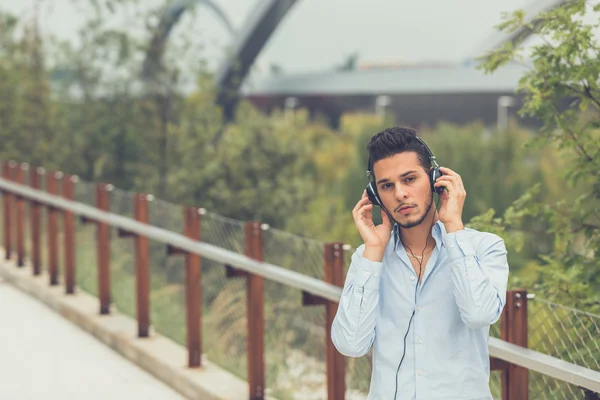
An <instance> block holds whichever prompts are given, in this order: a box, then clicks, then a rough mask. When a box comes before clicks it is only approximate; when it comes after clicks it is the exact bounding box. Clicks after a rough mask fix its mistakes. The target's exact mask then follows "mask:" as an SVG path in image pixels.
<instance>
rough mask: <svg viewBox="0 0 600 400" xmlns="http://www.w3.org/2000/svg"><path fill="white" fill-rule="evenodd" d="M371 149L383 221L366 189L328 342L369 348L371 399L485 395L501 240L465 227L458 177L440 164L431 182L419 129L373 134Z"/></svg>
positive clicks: (500, 283) (499, 299) (358, 350)
mask: <svg viewBox="0 0 600 400" xmlns="http://www.w3.org/2000/svg"><path fill="white" fill-rule="evenodd" d="M368 151H369V156H370V164H371V166H370V168H369V169H370V170H371V174H372V176H373V177H374V182H375V185H376V190H377V195H378V196H379V201H380V202H381V205H382V210H381V216H382V220H383V223H382V224H380V225H377V226H375V225H374V223H373V219H372V211H373V207H374V205H373V204H371V202H370V201H369V197H368V196H367V193H366V191H365V192H364V193H363V196H362V198H361V199H360V201H359V202H358V203H357V204H356V207H354V210H353V211H352V215H353V217H354V221H355V224H356V228H357V229H358V232H359V233H360V235H361V237H362V239H363V242H364V243H363V244H362V245H361V246H360V247H359V248H358V249H357V250H356V252H355V253H354V254H353V256H352V263H351V265H350V269H349V271H348V275H347V277H346V282H345V284H344V289H343V292H342V297H341V299H340V304H339V307H338V312H337V315H336V317H335V319H334V322H333V326H332V331H331V338H332V341H333V343H334V345H335V346H336V348H337V349H338V351H339V352H340V353H342V354H344V355H346V356H350V357H360V356H363V355H365V354H366V353H367V352H368V351H369V349H370V348H371V346H372V345H373V370H372V375H371V386H370V391H369V395H368V397H367V400H396V399H397V400H491V399H492V396H491V394H490V389H489V373H490V365H489V352H488V337H489V326H490V325H491V324H493V323H495V322H496V321H497V320H498V319H499V317H500V314H501V312H502V309H503V307H504V303H505V296H506V285H507V280H508V263H507V259H506V248H505V246H504V242H503V240H502V239H501V238H500V237H498V236H496V235H494V234H491V233H486V232H479V231H476V230H473V229H469V228H465V227H464V225H463V221H462V210H463V205H464V202H465V197H466V192H465V188H464V186H463V182H462V180H461V177H460V175H458V174H457V173H456V172H454V171H453V170H451V169H450V168H444V167H440V168H439V171H440V172H441V173H442V174H441V176H440V177H439V178H437V179H436V181H435V182H432V178H431V177H430V171H431V168H432V165H431V160H432V155H431V153H430V152H429V151H428V149H427V148H426V146H425V144H424V143H422V142H420V141H419V139H417V138H416V131H415V130H413V129H410V128H399V127H396V128H390V129H386V130H384V131H382V132H379V133H378V134H376V135H375V136H373V137H372V139H371V141H370V143H369V145H368ZM433 160H435V159H434V158H433ZM434 166H435V167H437V164H434ZM439 187H443V188H444V189H443V190H441V194H440V195H439V203H440V204H439V211H438V210H437V209H436V205H435V204H434V191H435V190H436V189H437V188H439ZM436 197H437V195H436ZM390 217H391V219H390Z"/></svg>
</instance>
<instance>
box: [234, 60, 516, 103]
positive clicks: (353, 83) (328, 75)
mask: <svg viewBox="0 0 600 400" xmlns="http://www.w3.org/2000/svg"><path fill="white" fill-rule="evenodd" d="M524 72H526V69H525V67H523V66H519V65H516V64H514V65H507V66H504V67H502V68H499V69H498V70H497V71H496V72H494V73H492V74H485V73H484V72H483V71H481V70H478V69H476V68H475V67H474V66H468V65H454V66H448V67H424V68H419V67H414V68H402V69H382V70H378V69H373V70H358V71H347V72H339V71H327V72H317V73H308V74H294V75H281V76H272V77H269V78H267V79H264V80H260V81H258V82H256V83H255V84H253V85H248V86H246V87H245V88H244V92H245V93H244V95H246V96H274V95H282V96H283V95H285V96H294V95H298V96H312V95H314V96H320V95H373V94H382V95H384V94H387V95H391V94H433V93H448V94H450V93H486V92H488V93H489V92H494V93H497V92H514V91H515V89H516V88H517V84H518V81H519V78H520V77H521V76H522V75H523V73H524Z"/></svg>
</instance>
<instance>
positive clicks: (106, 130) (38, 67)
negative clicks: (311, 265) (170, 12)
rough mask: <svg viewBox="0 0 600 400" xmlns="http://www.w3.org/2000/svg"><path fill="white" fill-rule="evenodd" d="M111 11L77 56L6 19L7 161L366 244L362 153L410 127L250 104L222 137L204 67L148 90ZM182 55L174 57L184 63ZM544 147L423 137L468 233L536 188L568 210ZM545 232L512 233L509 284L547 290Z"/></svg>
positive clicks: (470, 137)
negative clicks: (459, 203)
mask: <svg viewBox="0 0 600 400" xmlns="http://www.w3.org/2000/svg"><path fill="white" fill-rule="evenodd" d="M111 7H113V8H114V7H116V5H115V4H114V2H110V1H106V2H102V1H97V2H90V6H89V13H88V14H87V15H88V16H89V19H88V21H87V22H86V24H85V25H84V28H83V29H82V30H81V31H80V33H81V37H80V38H79V39H80V40H79V41H78V42H79V44H78V45H77V46H75V45H73V44H72V43H65V42H60V41H58V40H56V39H55V38H52V37H42V36H41V35H40V33H39V28H38V26H39V18H40V17H39V15H37V14H36V16H35V17H33V18H31V19H29V20H24V21H19V20H17V19H16V18H15V17H14V16H11V15H8V14H6V13H3V14H0V85H1V87H0V93H1V96H0V140H1V143H2V145H1V146H0V157H1V158H2V159H15V160H19V161H22V162H27V163H29V164H31V165H35V166H44V167H45V168H47V169H50V170H62V171H65V172H67V173H70V174H76V175H78V176H80V177H81V178H82V179H83V180H86V181H95V182H110V183H112V184H114V185H115V186H116V187H118V188H121V189H123V190H129V191H137V192H146V193H153V194H155V195H156V196H157V197H158V198H161V199H164V200H167V201H170V202H173V203H178V204H189V205H198V206H202V207H204V208H206V209H208V210H210V211H211V212H214V213H217V214H221V215H224V216H227V217H229V218H233V219H238V220H259V221H261V222H264V223H267V224H269V225H270V226H272V227H275V228H278V229H281V230H285V231H287V232H291V233H296V234H298V235H301V236H304V237H309V238H313V239H316V240H321V241H343V242H344V243H347V244H350V245H351V246H352V247H357V246H358V245H359V244H360V237H359V236H358V235H357V233H356V230H355V229H354V224H353V220H352V216H351V212H350V211H351V209H352V208H353V206H354V204H355V203H356V201H357V200H358V199H359V198H360V196H361V194H362V191H363V189H364V186H365V184H366V181H367V180H366V175H365V170H366V150H365V148H366V143H367V141H368V140H369V138H370V136H371V135H373V134H374V133H376V132H378V131H379V130H381V129H383V128H384V127H387V126H390V125H393V124H402V121H393V120H390V119H389V118H381V117H378V116H376V115H360V114H352V115H344V116H343V117H342V122H341V127H340V129H338V130H333V129H331V128H330V127H328V125H327V124H325V123H320V122H319V120H318V119H317V120H315V119H310V118H309V116H308V113H306V112H304V111H302V110H299V111H295V112H293V113H289V112H288V113H286V112H275V113H273V114H272V115H264V114H262V113H261V112H259V111H257V110H256V109H254V108H253V106H252V105H251V104H249V103H242V104H240V106H239V107H238V110H237V114H236V118H235V121H233V122H232V123H227V124H225V123H224V122H223V120H222V116H221V111H220V109H219V108H218V107H216V106H214V103H213V96H214V93H215V90H214V88H213V87H212V86H211V84H212V79H211V77H212V76H211V72H210V71H208V70H207V69H205V68H202V65H200V66H195V69H194V71H195V72H194V73H195V76H196V79H197V88H196V90H194V91H193V92H192V93H189V94H181V92H179V91H178V90H176V87H177V84H178V79H180V76H181V71H180V70H178V69H177V67H165V65H171V64H170V63H169V62H163V63H162V64H163V65H162V70H161V74H160V84H161V86H162V90H161V91H160V94H156V92H152V93H151V92H146V91H144V90H143V89H141V87H142V86H141V84H140V82H139V79H138V78H137V76H138V74H139V70H138V69H139V67H140V63H139V60H140V57H141V55H142V54H143V53H144V51H145V47H144V46H145V45H142V44H140V43H138V42H136V40H135V39H133V38H132V37H130V36H128V33H127V31H126V30H118V29H116V28H114V27H111V28H109V27H108V26H107V24H106V19H107V17H108V16H109V15H110V13H111V11H110V10H111ZM153 16H154V13H153V12H148V15H147V16H146V18H152V17H153ZM173 46H176V45H175V44H173ZM181 46H182V48H179V49H171V50H170V52H168V53H167V55H166V56H167V57H169V54H170V56H171V57H174V56H175V55H176V54H178V51H185V50H184V48H185V43H184V44H181ZM173 65H174V64H173ZM535 134H536V133H535V132H532V131H529V130H527V129H523V128H521V127H519V126H517V125H515V124H514V123H513V124H510V125H509V128H508V129H507V130H506V131H503V132H496V131H494V130H493V129H489V128H487V127H485V126H484V125H482V124H481V123H478V122H476V121H475V122H473V123H472V124H469V125H466V126H454V125H451V124H446V123H441V124H439V125H438V126H435V127H433V128H430V129H427V130H426V131H423V132H421V135H422V137H423V138H424V139H425V140H426V142H427V143H428V145H429V146H430V147H431V148H432V150H433V151H434V153H435V154H436V156H437V158H438V161H439V162H440V164H441V165H445V166H448V167H451V168H452V169H454V170H456V171H458V172H459V173H460V174H461V175H462V177H463V180H464V182H465V186H466V187H467V188H468V189H467V192H468V197H467V202H466V204H465V210H464V221H466V222H468V221H470V220H471V218H473V217H475V216H478V215H481V214H486V213H487V214H486V215H488V216H489V215H491V214H489V213H490V212H493V215H496V216H499V215H502V214H503V213H504V212H505V211H506V210H507V209H508V208H509V207H510V206H511V204H512V203H513V202H514V201H515V200H517V199H518V198H519V197H520V196H521V195H522V194H523V193H524V191H525V190H527V189H529V188H531V187H533V186H534V185H535V184H536V183H541V193H540V195H541V196H543V197H546V198H552V199H558V198H564V199H565V200H566V201H570V199H572V197H571V196H574V195H575V193H574V192H571V191H565V190H564V187H565V181H564V180H563V179H562V178H561V175H560V171H562V170H563V169H564V165H565V163H566V162H567V161H565V160H564V158H561V157H559V156H558V154H557V151H556V149H553V148H551V147H543V148H526V147H525V144H526V143H527V142H528V141H530V140H531V139H532V138H533V137H534V136H535ZM545 228H546V226H545V225H544V223H543V222H536V221H531V223H529V224H527V225H526V226H521V227H512V228H511V229H513V230H515V231H519V232H520V233H521V234H522V235H521V236H519V239H518V241H519V243H518V247H519V251H515V250H516V246H515V247H513V248H511V249H509V250H510V251H509V257H510V265H511V269H512V274H511V275H512V276H511V279H513V280H514V281H513V282H516V283H517V284H523V285H525V281H522V279H525V280H526V282H527V283H529V284H532V283H534V282H535V281H536V279H537V278H538V273H537V272H536V271H538V270H537V269H536V268H535V266H538V265H540V264H543V260H542V259H541V258H540V254H541V255H543V254H549V252H550V251H551V248H552V246H553V237H552V234H551V233H548V232H546V230H545ZM509 244H510V243H509Z"/></svg>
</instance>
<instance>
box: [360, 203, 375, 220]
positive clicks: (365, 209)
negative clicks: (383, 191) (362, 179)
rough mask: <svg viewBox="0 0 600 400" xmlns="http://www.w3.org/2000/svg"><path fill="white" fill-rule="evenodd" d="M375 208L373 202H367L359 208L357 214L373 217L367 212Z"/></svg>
mask: <svg viewBox="0 0 600 400" xmlns="http://www.w3.org/2000/svg"><path fill="white" fill-rule="evenodd" d="M372 209H373V204H366V205H364V206H362V207H361V208H359V209H358V212H357V215H358V216H359V217H363V218H364V217H371V216H370V215H366V214H367V213H370V212H371V210H372Z"/></svg>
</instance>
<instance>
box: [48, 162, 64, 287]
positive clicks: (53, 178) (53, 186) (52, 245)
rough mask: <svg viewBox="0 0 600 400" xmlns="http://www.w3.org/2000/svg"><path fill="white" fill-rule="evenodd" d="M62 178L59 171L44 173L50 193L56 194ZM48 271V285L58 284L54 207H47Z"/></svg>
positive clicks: (56, 227) (56, 218)
mask: <svg viewBox="0 0 600 400" xmlns="http://www.w3.org/2000/svg"><path fill="white" fill-rule="evenodd" d="M61 178H62V173H61V172H51V173H48V174H47V175H46V189H47V191H48V193H49V194H51V195H54V196H56V195H58V193H59V191H58V181H59V179H61ZM47 210H48V221H47V223H48V226H47V235H48V273H49V276H50V285H58V213H59V211H58V210H57V209H56V208H54V207H50V206H49V207H48V208H47Z"/></svg>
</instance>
